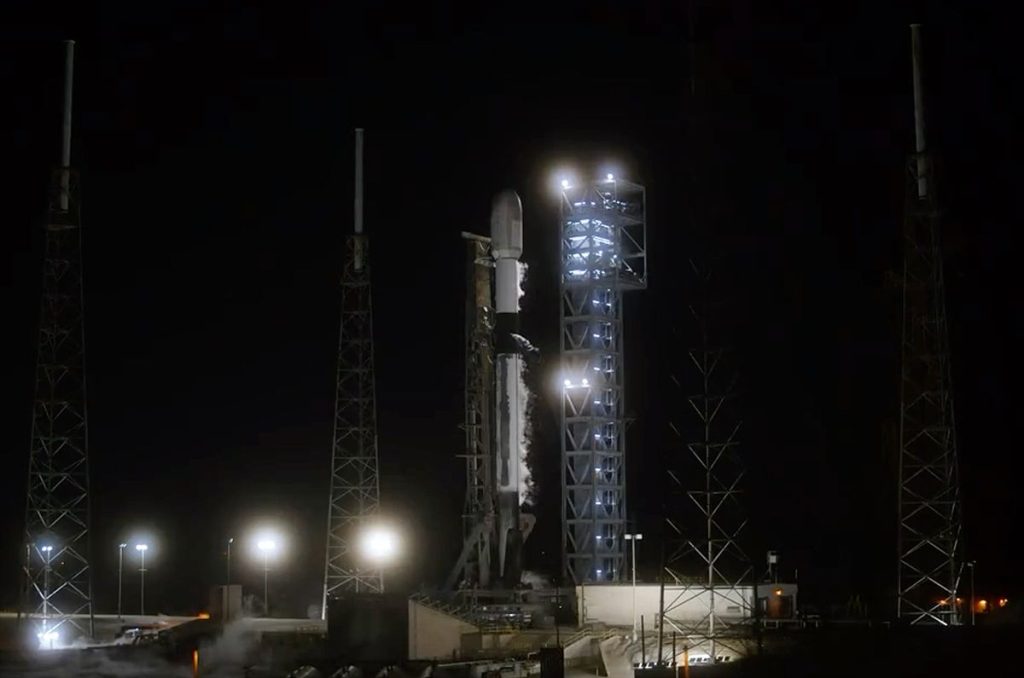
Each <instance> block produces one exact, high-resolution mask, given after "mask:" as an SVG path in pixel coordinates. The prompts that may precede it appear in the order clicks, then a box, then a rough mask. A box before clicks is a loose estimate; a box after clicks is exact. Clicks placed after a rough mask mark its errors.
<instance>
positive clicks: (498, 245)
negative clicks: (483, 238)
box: [491, 190, 523, 259]
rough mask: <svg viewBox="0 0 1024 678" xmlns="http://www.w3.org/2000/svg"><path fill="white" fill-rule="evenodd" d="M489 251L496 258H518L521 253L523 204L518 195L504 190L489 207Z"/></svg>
mask: <svg viewBox="0 0 1024 678" xmlns="http://www.w3.org/2000/svg"><path fill="white" fill-rule="evenodd" d="M491 250H492V251H493V252H494V256H495V257H496V258H507V257H512V258H515V259H518V258H519V255H521V254H522V253H523V203H522V202H521V201H520V200H519V194H518V193H516V192H515V191H512V190H505V191H502V192H501V193H499V194H498V195H496V196H495V197H494V203H493V204H492V206H491Z"/></svg>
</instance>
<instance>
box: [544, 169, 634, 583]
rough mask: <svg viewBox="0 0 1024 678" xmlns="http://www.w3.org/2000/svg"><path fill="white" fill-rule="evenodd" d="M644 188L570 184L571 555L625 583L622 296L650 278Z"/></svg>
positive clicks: (583, 575) (579, 578)
mask: <svg viewBox="0 0 1024 678" xmlns="http://www.w3.org/2000/svg"><path fill="white" fill-rule="evenodd" d="M644 200H645V192H644V188H643V186H640V185H637V184H634V183H631V182H628V181H623V180H621V179H617V178H615V177H613V176H612V175H608V176H607V177H605V178H604V179H601V180H599V181H594V182H589V183H582V184H580V185H571V184H570V183H569V182H568V181H564V182H563V183H562V194H561V229H560V230H561V265H562V268H561V332H560V334H561V367H562V371H561V375H560V376H561V380H562V383H561V390H562V398H561V401H562V408H561V410H562V412H561V415H562V416H561V423H562V443H561V448H562V467H563V473H562V562H563V568H564V570H565V572H566V573H567V574H568V575H569V577H570V578H571V580H572V581H573V582H574V583H576V584H581V583H585V582H593V581H618V580H619V579H621V578H622V576H623V574H624V564H625V559H624V553H625V551H624V541H623V539H624V537H623V535H624V534H625V531H626V530H625V527H626V468H625V453H626V444H625V409H624V393H623V380H624V377H625V365H624V362H623V332H622V298H623V293H624V292H627V291H630V290H637V289H644V288H645V287H646V286H647V253H646V224H645V221H644Z"/></svg>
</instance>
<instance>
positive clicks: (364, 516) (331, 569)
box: [323, 130, 384, 614]
mask: <svg viewBox="0 0 1024 678" xmlns="http://www.w3.org/2000/svg"><path fill="white" fill-rule="evenodd" d="M356 158H357V160H356V177H357V178H356V233H355V234H353V235H350V236H349V237H348V238H347V239H346V241H345V263H344V268H343V270H342V276H341V329H340V332H339V337H338V372H337V381H336V390H335V411H334V439H333V446H332V461H331V494H330V509H329V513H328V521H327V560H326V566H325V571H324V594H323V611H324V614H326V610H327V599H328V598H329V597H330V596H331V595H332V594H334V593H335V592H338V593H341V592H355V593H366V592H371V593H380V592H382V591H383V590H384V578H383V574H382V572H381V570H380V569H379V568H375V567H368V566H367V565H366V563H365V562H364V561H363V559H362V558H360V554H359V553H358V552H357V545H358V544H357V542H358V539H359V536H360V528H361V527H362V526H364V525H365V524H367V523H368V522H369V521H370V520H372V519H373V518H374V517H375V516H377V514H378V512H379V509H380V480H379V474H378V456H377V407H376V392H375V387H374V371H373V314H372V311H371V304H370V251H369V240H368V239H367V237H366V235H365V234H363V233H362V130H357V131H356Z"/></svg>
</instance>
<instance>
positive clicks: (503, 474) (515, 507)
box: [491, 190, 533, 586]
mask: <svg viewBox="0 0 1024 678" xmlns="http://www.w3.org/2000/svg"><path fill="white" fill-rule="evenodd" d="M522 253H523V206H522V203H521V202H520V200H519V196H518V195H517V194H516V192H515V191H510V190H509V191H502V192H501V193H499V194H498V195H497V196H496V197H495V199H494V203H493V206H492V209H491V256H492V257H493V258H494V266H495V271H494V281H495V286H494V287H495V291H494V297H495V311H496V316H495V327H494V346H495V364H494V367H495V391H494V393H495V398H494V400H495V408H496V417H495V427H494V428H495V436H494V439H495V445H494V454H495V461H496V463H495V465H494V468H495V475H496V489H497V507H496V509H497V511H496V513H497V516H496V517H497V537H498V574H499V576H500V577H501V579H502V580H503V581H504V582H505V583H506V585H512V586H515V585H517V584H518V583H519V580H520V578H521V574H522V545H523V541H525V539H526V536H527V535H528V534H529V531H530V529H531V528H532V526H533V516H524V515H522V514H521V511H520V504H521V501H522V498H523V497H524V496H525V494H526V482H527V478H526V477H524V476H525V473H524V472H523V469H524V459H523V458H524V456H525V441H526V433H525V430H526V411H525V410H526V403H527V393H526V386H525V384H524V382H523V359H524V351H525V350H527V349H526V348H525V347H526V346H528V344H527V342H526V341H525V340H524V339H523V338H522V336H521V335H520V333H519V278H520V266H521V264H520V263H519V257H520V255H522Z"/></svg>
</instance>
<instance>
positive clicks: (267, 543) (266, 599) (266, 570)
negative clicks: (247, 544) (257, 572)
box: [256, 539, 277, 617]
mask: <svg viewBox="0 0 1024 678" xmlns="http://www.w3.org/2000/svg"><path fill="white" fill-rule="evenodd" d="M256 548H258V549H259V550H260V552H261V553H262V554H263V615H264V616H266V617H269V616H270V589H269V587H268V582H269V579H270V554H271V553H272V552H274V551H276V550H277V542H276V541H274V540H273V539H260V540H259V541H258V542H256Z"/></svg>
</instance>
